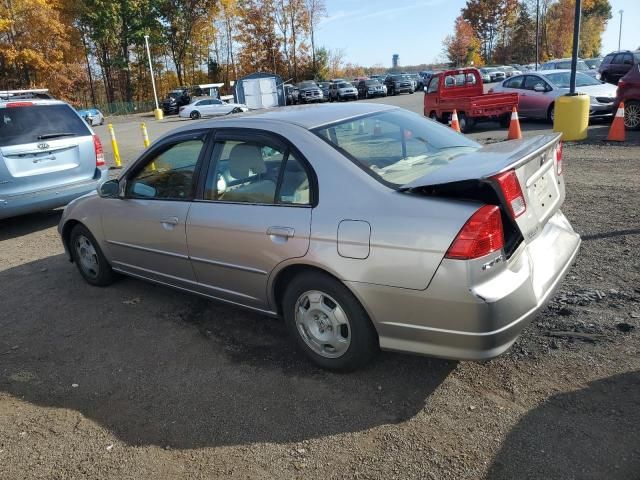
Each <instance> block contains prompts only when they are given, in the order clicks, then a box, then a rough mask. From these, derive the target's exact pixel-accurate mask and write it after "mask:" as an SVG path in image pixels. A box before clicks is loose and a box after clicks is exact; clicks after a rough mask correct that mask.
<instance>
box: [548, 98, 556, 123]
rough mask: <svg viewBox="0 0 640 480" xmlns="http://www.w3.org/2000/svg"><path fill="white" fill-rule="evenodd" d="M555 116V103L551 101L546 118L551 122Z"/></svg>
mask: <svg viewBox="0 0 640 480" xmlns="http://www.w3.org/2000/svg"><path fill="white" fill-rule="evenodd" d="M555 117H556V107H555V105H554V104H553V103H552V104H551V105H549V109H548V110H547V120H548V121H549V122H551V123H553V119H554V118H555Z"/></svg>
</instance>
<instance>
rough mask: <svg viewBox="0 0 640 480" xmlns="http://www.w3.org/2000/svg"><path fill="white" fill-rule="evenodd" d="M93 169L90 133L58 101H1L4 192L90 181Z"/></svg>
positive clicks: (1, 188) (1, 179) (0, 189)
mask: <svg viewBox="0 0 640 480" xmlns="http://www.w3.org/2000/svg"><path fill="white" fill-rule="evenodd" d="M58 134H64V135H61V136H58ZM95 171H96V154H95V148H94V144H93V137H92V132H91V130H90V129H89V128H88V127H87V125H86V124H85V122H84V121H83V120H82V119H81V118H80V116H79V115H77V114H76V113H75V112H74V111H73V110H72V109H71V107H69V106H68V105H66V104H64V103H61V102H59V103H44V104H38V103H34V104H33V105H30V106H20V107H5V108H3V105H2V104H0V193H1V194H2V195H18V194H23V193H28V192H33V191H39V190H44V189H48V188H57V187H60V186H65V185H69V184H73V183H80V182H84V181H89V180H91V179H92V178H93V177H94V176H95Z"/></svg>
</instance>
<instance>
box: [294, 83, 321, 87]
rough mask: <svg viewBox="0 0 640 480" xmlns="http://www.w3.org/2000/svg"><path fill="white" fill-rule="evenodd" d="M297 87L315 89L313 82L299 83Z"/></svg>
mask: <svg viewBox="0 0 640 480" xmlns="http://www.w3.org/2000/svg"><path fill="white" fill-rule="evenodd" d="M298 87H300V88H311V87H317V85H316V83H315V82H300V83H299V84H298Z"/></svg>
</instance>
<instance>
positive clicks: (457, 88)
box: [424, 68, 518, 133]
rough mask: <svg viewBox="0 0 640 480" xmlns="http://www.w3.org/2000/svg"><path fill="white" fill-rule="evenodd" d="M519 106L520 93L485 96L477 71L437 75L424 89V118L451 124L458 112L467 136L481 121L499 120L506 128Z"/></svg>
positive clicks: (459, 120) (474, 69)
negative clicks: (512, 113)
mask: <svg viewBox="0 0 640 480" xmlns="http://www.w3.org/2000/svg"><path fill="white" fill-rule="evenodd" d="M517 105H518V94H517V93H484V90H483V85H482V76H481V75H480V72H479V71H478V69H476V68H461V69H458V70H446V71H444V72H440V73H437V74H435V75H434V76H432V77H431V79H430V80H429V83H428V84H427V86H426V88H425V89H424V116H425V117H429V118H432V119H434V120H438V121H440V122H442V123H448V122H449V120H450V119H451V114H452V113H453V110H454V109H455V110H456V111H457V113H458V122H459V123H460V130H462V131H463V132H464V133H467V132H470V131H471V129H472V128H473V126H474V125H475V124H476V122H478V121H480V120H498V121H499V122H500V125H502V126H503V127H506V126H508V125H509V120H510V116H509V115H510V113H511V111H512V109H513V107H515V106H517Z"/></svg>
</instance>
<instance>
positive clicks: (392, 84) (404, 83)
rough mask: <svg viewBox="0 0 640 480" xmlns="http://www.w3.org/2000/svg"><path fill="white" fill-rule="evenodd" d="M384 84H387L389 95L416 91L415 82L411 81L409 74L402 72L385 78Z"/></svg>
mask: <svg viewBox="0 0 640 480" xmlns="http://www.w3.org/2000/svg"><path fill="white" fill-rule="evenodd" d="M384 84H385V85H386V86H387V93H388V94H389V95H398V94H399V93H413V92H415V89H414V87H413V82H412V81H411V78H410V77H409V75H404V74H400V73H395V74H392V75H388V76H387V78H385V79H384Z"/></svg>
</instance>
